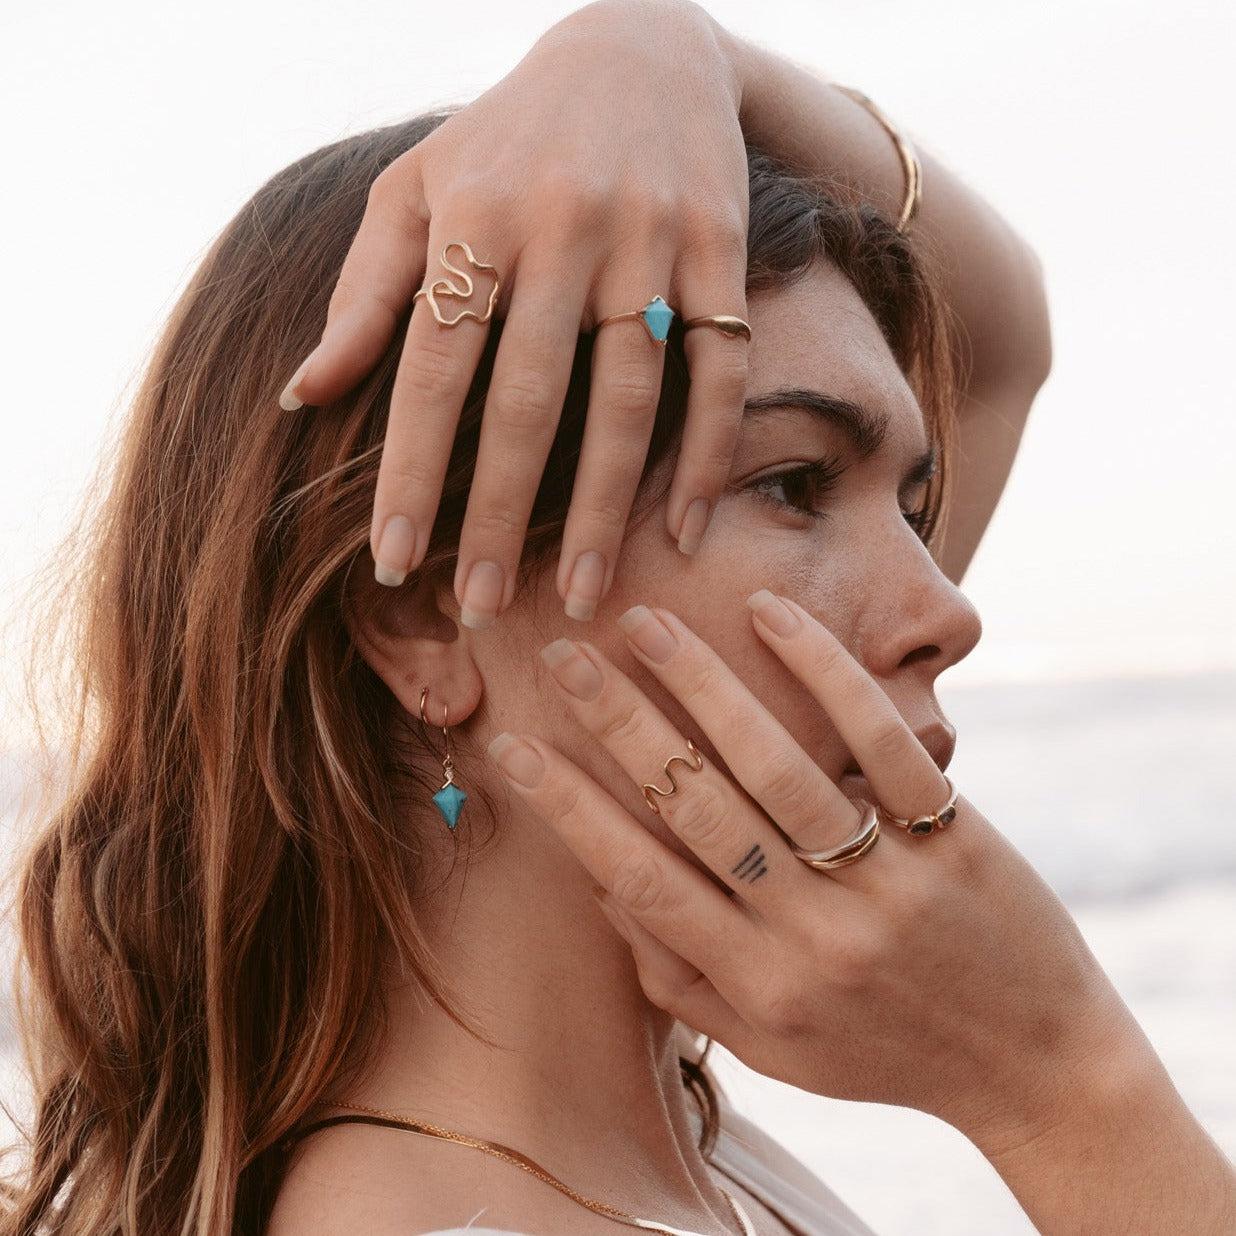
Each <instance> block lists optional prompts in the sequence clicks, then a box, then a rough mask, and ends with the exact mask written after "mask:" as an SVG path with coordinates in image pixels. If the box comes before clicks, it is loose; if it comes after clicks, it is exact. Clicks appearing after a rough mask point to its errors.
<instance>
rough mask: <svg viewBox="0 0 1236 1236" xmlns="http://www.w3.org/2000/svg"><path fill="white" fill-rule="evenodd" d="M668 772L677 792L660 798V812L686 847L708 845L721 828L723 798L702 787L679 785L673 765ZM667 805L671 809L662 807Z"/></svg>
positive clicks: (678, 778) (675, 768)
mask: <svg viewBox="0 0 1236 1236" xmlns="http://www.w3.org/2000/svg"><path fill="white" fill-rule="evenodd" d="M681 771H685V770H681ZM670 772H672V773H674V774H675V780H676V781H678V782H679V783H680V785H679V792H678V793H677V794H674V795H672V796H671V797H670V798H669V799H663V800H662V806H661V810H662V811H664V812H666V814H667V815H668V816H669V818H670V823H671V824H672V826H673V829H674V832H676V833H677V834H678V836H680V837H681V838H682V839H683V840H684V841H685V842H687V844H688V845H691V846H696V845H705V846H706V845H708V844H709V843H710V842H711V841H712V840H713V839H714V838H715V837H718V836H719V835H720V834H721V833H722V832H723V830H724V828H725V825H726V819H727V814H728V813H727V810H726V804H725V801H724V799H723V798H722V796H721V795H720V794H719V793H717V791H716V790H714V789H712V788H711V787H710V786H708V785H705V784H697V785H692V786H690V787H683V786H681V776H680V775H679V774H680V770H679V768H678V766H677V765H672V766H671V768H670ZM667 802H668V803H670V804H672V807H671V808H667V807H666V806H665V803H667Z"/></svg>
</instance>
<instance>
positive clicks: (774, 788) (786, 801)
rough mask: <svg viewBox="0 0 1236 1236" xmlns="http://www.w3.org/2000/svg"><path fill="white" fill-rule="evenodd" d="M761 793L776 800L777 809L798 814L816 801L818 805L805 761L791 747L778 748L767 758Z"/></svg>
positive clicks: (815, 803)
mask: <svg viewBox="0 0 1236 1236" xmlns="http://www.w3.org/2000/svg"><path fill="white" fill-rule="evenodd" d="M759 789H760V793H759V795H757V797H759V798H761V799H767V800H768V801H769V802H770V803H775V804H776V807H777V810H778V811H781V812H785V813H787V814H788V815H791V816H794V817H798V816H800V815H802V814H804V813H805V812H806V810H807V809H809V808H810V807H811V806H812V805H813V804H814V805H818V803H817V800H816V798H815V796H814V795H813V794H812V792H811V787H810V785H809V783H808V781H807V779H806V778H805V777H804V776H803V767H802V763H801V761H799V760H797V759H795V758H794V756H793V754H792V753H791V752H788V751H777V752H775V753H774V754H773V755H771V756H769V757H768V758H767V759H766V760H764V762H763V774H762V776H761V778H760V786H759Z"/></svg>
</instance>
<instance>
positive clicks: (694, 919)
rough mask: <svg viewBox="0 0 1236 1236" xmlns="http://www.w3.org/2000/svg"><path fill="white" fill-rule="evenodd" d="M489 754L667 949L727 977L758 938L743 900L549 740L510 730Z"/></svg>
mask: <svg viewBox="0 0 1236 1236" xmlns="http://www.w3.org/2000/svg"><path fill="white" fill-rule="evenodd" d="M489 754H490V757H491V758H492V759H493V760H494V762H495V764H496V765H497V767H498V769H499V771H500V772H501V773H502V774H503V776H504V777H505V778H506V781H507V783H508V784H509V785H510V786H511V788H512V789H513V790H514V791H515V792H516V793H517V794H518V795H519V796H520V797H521V798H522V799H523V800H524V801H525V802H527V803H528V805H529V806H530V807H531V808H532V810H533V811H535V812H536V814H537V816H538V817H540V819H542V820H544V821H545V823H546V824H548V825H549V827H551V828H552V829H553V830H554V832H555V833H557V835H558V836H559V837H560V838H561V839H562V841H563V842H564V843H565V844H566V845H567V846H568V847H569V848H570V850H571V851H572V852H573V853H574V854H575V857H576V858H577V859H579V861H580V863H581V864H582V865H583V866H584V868H585V869H586V870H587V871H588V873H589V874H590V875H591V876H592V878H593V879H594V880H595V881H596V882H597V883H598V884H600V885H601V886H602V887H603V888H606V889H608V890H609V891H610V892H611V893H612V894H613V896H614V897H615V898H616V900H617V901H618V903H619V904H620V905H622V906H623V907H625V908H626V909H629V910H630V911H631V913H632V914H634V915H636V916H637V918H638V919H639V921H640V922H641V923H642V924H643V925H644V926H645V927H646V928H647V929H648V930H649V931H651V932H653V934H654V935H656V936H657V938H658V939H659V940H661V941H662V942H663V943H664V944H665V946H666V947H667V948H670V949H672V950H673V951H674V952H675V953H676V954H677V955H678V956H679V957H681V958H683V960H684V961H686V962H688V963H690V965H692V966H694V967H695V969H697V970H698V971H700V972H701V973H702V974H707V975H709V977H710V978H711V979H712V980H713V982H714V983H718V985H719V984H720V982H722V981H724V974H725V973H726V972H727V971H728V970H730V969H732V968H733V967H734V965H735V962H734V954H736V953H737V954H741V953H742V950H743V949H744V948H747V947H749V945H750V942H751V940H752V939H753V936H754V932H753V925H752V923H751V920H750V919H749V918H748V917H747V916H746V914H744V912H743V910H742V909H741V907H740V906H739V905H738V904H737V903H736V902H734V901H733V900H732V899H731V898H729V897H727V896H726V895H725V893H724V892H723V891H722V890H721V889H719V888H718V887H717V886H716V885H715V884H714V883H712V881H710V880H709V879H708V878H707V877H706V876H705V875H704V874H703V872H701V871H699V870H698V869H697V868H695V867H693V866H692V865H691V863H689V862H688V861H687V860H686V859H685V858H683V857H681V856H680V855H678V854H675V853H673V851H671V850H670V849H669V848H668V847H667V846H666V845H665V844H663V843H662V842H661V841H659V840H658V839H657V838H656V837H654V836H653V835H652V833H651V832H649V831H648V829H647V828H645V827H644V826H643V825H642V824H640V823H638V822H637V821H636V820H634V819H633V818H632V817H631V815H630V813H629V812H627V810H626V809H625V808H624V807H623V806H622V805H621V804H620V803H618V802H617V801H615V799H614V798H613V797H612V796H611V795H610V794H608V793H607V792H606V791H605V790H604V789H602V788H601V787H600V786H599V785H598V784H597V783H596V782H595V781H594V780H593V779H592V778H591V777H589V776H588V775H587V774H586V773H584V772H583V771H582V770H581V769H580V768H579V767H578V766H577V765H576V764H574V763H573V762H572V761H571V760H569V759H567V758H566V756H564V755H562V753H561V752H559V751H557V750H556V749H555V748H553V747H551V746H550V745H549V744H548V743H546V742H544V741H543V740H542V739H540V738H537V737H536V736H534V735H530V734H520V735H514V734H507V733H502V734H499V735H497V737H495V738H494V739H493V741H492V742H491V743H490V744H489ZM719 989H720V987H719Z"/></svg>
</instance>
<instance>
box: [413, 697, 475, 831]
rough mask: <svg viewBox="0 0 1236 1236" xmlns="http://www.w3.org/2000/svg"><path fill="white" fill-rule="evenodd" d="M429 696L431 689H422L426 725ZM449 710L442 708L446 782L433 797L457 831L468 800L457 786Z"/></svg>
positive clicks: (451, 827)
mask: <svg viewBox="0 0 1236 1236" xmlns="http://www.w3.org/2000/svg"><path fill="white" fill-rule="evenodd" d="M428 694H429V688H428V687H423V688H422V689H421V720H422V721H424V723H425V724H426V725H428V724H429V718H428V717H427V716H425V697H426V696H427V695H428ZM448 716H449V710H448V708H447V707H446V705H443V707H442V737H443V738H445V739H446V754H445V755H444V756H443V757H442V772H443V774H444V775H445V777H446V780H445V781H443V782H442V788H441V789H440V790H439V791H438V792H437V793H436V794H435V795H434V796H433V801H434V806H436V807H437V808H438V810H439V811H440V812H441V813H442V818H443V819H444V820H445V821H446V826H447V828H449V829H450V830H451V832H454V831H455V825H456V824H458V823H459V813H460V812H461V811H462V810H463V805H464V801H465V800H466V799H467V797H468V796H467V794H465V793H464V792H463V790H461V789H460V788H459V786H457V785H456V784H455V762H454V760H452V759H451V735H450V730H449V729H448V728H447V719H448Z"/></svg>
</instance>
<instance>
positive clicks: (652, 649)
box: [618, 605, 678, 662]
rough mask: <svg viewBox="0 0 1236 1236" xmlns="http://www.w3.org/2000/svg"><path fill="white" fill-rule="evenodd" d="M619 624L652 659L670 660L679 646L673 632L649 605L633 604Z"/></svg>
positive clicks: (641, 650)
mask: <svg viewBox="0 0 1236 1236" xmlns="http://www.w3.org/2000/svg"><path fill="white" fill-rule="evenodd" d="M618 625H619V626H620V627H621V628H622V629H623V631H624V632H625V634H626V637H627V639H629V640H630V641H631V643H632V644H634V645H635V647H636V648H638V649H639V650H640V652H642V653H643V654H644V656H646V657H647V658H648V659H649V660H650V661H657V662H661V661H668V660H669V659H670V657H671V656H672V655H673V653H674V649H675V648H677V647H678V641H677V640H676V639H675V638H674V634H673V632H672V631H671V630H670V629H669V627H667V626H666V625H665V623H663V622H662V621H661V619H660V618H658V617H657V616H656V614H654V613H653V612H652V610H650V609H649V608H648V606H647V605H632V606H631V608H630V609H629V610H627V612H626V613H625V614H623V615H622V617H621V618H619V619H618Z"/></svg>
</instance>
